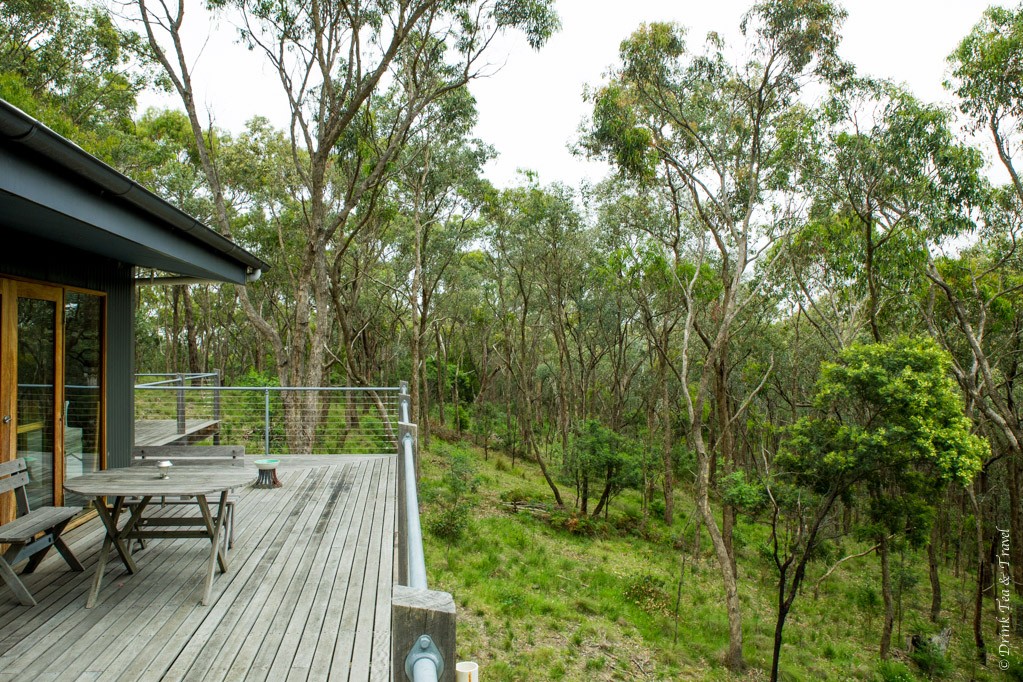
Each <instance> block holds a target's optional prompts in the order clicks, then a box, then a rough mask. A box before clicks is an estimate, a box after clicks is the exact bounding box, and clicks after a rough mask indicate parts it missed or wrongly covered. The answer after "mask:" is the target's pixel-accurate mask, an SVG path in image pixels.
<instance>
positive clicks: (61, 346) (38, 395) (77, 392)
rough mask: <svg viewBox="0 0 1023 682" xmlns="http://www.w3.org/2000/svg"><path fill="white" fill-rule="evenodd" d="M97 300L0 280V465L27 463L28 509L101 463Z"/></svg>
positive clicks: (59, 494) (57, 497)
mask: <svg viewBox="0 0 1023 682" xmlns="http://www.w3.org/2000/svg"><path fill="white" fill-rule="evenodd" d="M102 329H103V298H102V297H101V296H98V295H95V294H90V293H85V292H79V291H75V290H66V289H63V288H61V287H54V286H49V285H45V284H37V283H32V282H22V281H15V280H7V279H0V408H2V410H0V421H2V423H0V459H2V460H3V461H7V460H10V459H12V458H14V457H21V458H23V459H25V461H26V462H27V463H28V470H29V479H30V485H29V488H28V491H29V503H30V504H31V506H33V507H37V506H40V505H54V504H56V505H59V504H63V503H64V499H63V485H64V480H65V478H66V477H73V476H79V475H81V474H82V473H84V472H85V471H93V470H96V469H98V468H100V466H101V465H102V461H101V459H102V458H101V456H100V455H101V453H102V452H103V449H102V448H103V400H102V395H103V391H102V388H103V336H102Z"/></svg>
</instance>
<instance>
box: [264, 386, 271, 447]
mask: <svg viewBox="0 0 1023 682" xmlns="http://www.w3.org/2000/svg"><path fill="white" fill-rule="evenodd" d="M263 454H264V455H265V456H267V457H269V456H270V389H269V388H264V389H263Z"/></svg>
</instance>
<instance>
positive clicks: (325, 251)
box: [131, 0, 557, 450]
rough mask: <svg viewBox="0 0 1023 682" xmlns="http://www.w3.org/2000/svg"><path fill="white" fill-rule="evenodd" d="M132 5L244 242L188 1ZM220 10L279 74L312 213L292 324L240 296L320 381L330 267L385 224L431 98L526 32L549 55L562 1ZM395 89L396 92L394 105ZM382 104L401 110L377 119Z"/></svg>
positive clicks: (300, 423) (296, 408)
mask: <svg viewBox="0 0 1023 682" xmlns="http://www.w3.org/2000/svg"><path fill="white" fill-rule="evenodd" d="M131 4H132V5H133V6H134V7H135V8H136V10H137V16H138V18H139V20H140V21H141V22H142V24H143V25H144V27H145V32H146V35H147V37H148V40H149V45H150V48H151V50H152V52H153V53H154V54H155V55H156V58H157V59H158V60H159V62H160V64H161V65H162V66H163V68H164V71H165V73H166V75H167V77H168V78H169V79H170V81H171V82H172V83H173V87H174V89H175V91H176V92H177V93H178V95H179V97H180V99H181V101H182V104H183V105H184V107H185V111H186V114H187V115H188V118H189V121H190V124H191V127H192V131H193V136H194V138H195V143H196V147H197V148H198V150H199V156H200V160H201V163H202V167H203V170H204V172H205V174H206V177H207V181H208V183H209V187H210V192H211V194H212V197H213V203H214V206H215V220H214V225H215V226H216V228H217V229H218V230H220V231H221V232H222V233H224V234H225V235H226V236H231V232H232V224H231V217H230V209H229V205H228V202H227V200H226V198H225V192H224V187H223V183H222V180H221V175H222V173H223V166H222V162H221V160H220V159H219V157H218V156H217V154H216V149H215V148H210V147H209V146H208V145H207V144H206V143H205V141H204V140H205V136H206V133H207V131H206V129H205V128H204V126H203V124H202V122H201V120H200V112H199V109H198V105H197V102H196V99H195V92H194V89H193V85H192V72H191V65H192V64H193V63H194V57H193V56H192V55H188V54H186V51H185V48H184V43H183V41H182V30H183V25H184V21H185V6H186V3H185V2H184V1H183V0H179V1H178V2H160V3H159V4H158V5H157V4H156V3H153V2H152V0H134V2H132V3H131ZM210 5H211V6H212V7H214V8H215V9H217V10H219V11H222V12H226V13H229V15H230V16H231V17H232V18H233V19H234V20H236V21H237V22H238V24H239V31H240V39H241V40H242V41H243V42H244V43H245V44H246V45H247V46H248V47H249V48H250V49H252V50H255V51H257V52H258V53H259V54H261V55H262V56H263V57H264V58H265V60H266V62H267V64H268V65H269V66H270V68H271V69H272V71H273V72H274V73H275V74H276V75H277V77H278V81H279V84H280V86H281V92H282V94H283V96H284V97H285V99H286V101H287V102H288V104H289V107H290V114H291V116H290V125H289V128H288V133H289V137H290V142H291V148H292V158H291V164H292V165H293V167H294V170H295V174H296V176H297V177H298V178H299V179H300V181H301V183H300V191H299V193H298V194H296V195H295V197H294V199H295V201H296V202H298V203H299V204H300V205H301V207H302V211H301V213H300V215H299V218H300V219H299V220H297V221H296V223H295V225H294V227H293V228H292V229H293V230H294V232H295V233H296V235H298V236H299V238H300V241H301V242H302V249H301V256H300V262H301V265H300V267H299V268H298V270H297V273H296V274H297V276H296V278H295V281H294V290H293V292H292V294H291V295H292V297H293V307H294V315H293V322H292V324H291V325H290V326H289V328H288V329H287V330H286V333H284V334H282V333H281V331H280V330H279V329H277V328H275V327H274V325H272V324H270V323H269V321H268V320H267V319H266V318H265V317H264V316H263V315H262V314H261V312H260V310H259V309H258V308H257V307H256V306H255V305H253V303H252V301H251V300H250V299H249V294H248V293H247V292H246V291H245V290H244V289H241V288H240V289H239V291H238V297H239V300H240V302H241V304H242V307H243V309H244V311H245V313H246V317H247V318H248V320H249V322H250V324H252V325H253V326H254V327H255V328H256V329H257V330H258V332H259V333H260V334H261V335H262V336H263V338H264V339H265V340H266V342H267V343H268V344H269V345H270V347H271V348H272V351H273V355H274V358H275V361H276V364H277V372H278V375H279V377H280V380H281V383H282V384H284V385H306V386H316V385H320V384H322V383H323V379H324V371H325V369H324V368H325V365H327V364H328V362H329V360H328V353H327V349H328V344H329V342H330V336H331V330H332V329H333V328H334V324H335V322H336V321H337V320H338V317H337V316H338V314H339V311H336V310H334V309H333V305H332V304H333V301H332V296H331V285H330V271H331V268H332V267H333V266H335V265H336V264H337V263H339V261H340V260H341V259H342V258H343V253H344V251H345V250H346V249H347V248H348V246H349V245H350V244H352V243H353V239H354V237H355V236H356V235H357V234H358V232H359V231H360V230H361V229H363V228H364V227H365V226H366V225H368V224H370V222H372V219H371V218H370V216H369V213H371V212H372V209H373V204H374V197H375V196H377V195H378V194H379V192H380V190H381V188H382V185H383V183H384V182H385V181H386V179H387V174H388V173H389V171H390V170H391V167H392V163H393V162H394V161H395V160H396V159H397V158H398V155H399V152H400V150H401V149H402V147H403V146H404V145H405V143H406V141H407V139H408V135H409V132H410V130H411V129H412V128H413V127H414V126H415V124H416V122H417V121H419V120H420V118H421V116H422V114H423V112H424V111H425V110H426V109H427V107H429V106H430V104H431V103H433V102H435V101H436V100H438V99H439V98H441V97H443V96H445V95H447V94H448V93H450V92H453V91H455V90H458V89H459V88H462V87H463V86H464V85H465V84H466V83H467V82H469V81H470V80H471V79H473V78H475V77H477V76H478V75H479V74H480V70H481V69H482V68H484V65H483V63H482V58H483V55H484V53H485V51H486V49H487V47H488V46H489V45H490V42H491V39H492V38H493V37H494V36H495V35H496V34H498V33H501V32H504V31H507V30H522V31H523V32H524V33H525V35H526V37H527V39H528V40H529V41H530V43H531V44H532V45H533V46H534V47H539V46H541V45H542V44H543V43H544V42H545V41H546V39H547V38H548V37H549V36H550V35H551V33H552V32H553V31H554V30H556V28H557V17H556V15H555V14H554V12H553V10H552V3H551V2H550V0H516V1H512V2H497V3H491V2H474V1H471V0H461V1H456V2H449V1H447V0H443V1H442V0H399V1H398V2H391V1H382V0H365V1H363V2H355V3H349V2H337V1H335V0H324V1H321V2H314V3H308V2H300V1H298V0H285V1H284V2H276V3H266V2H261V1H259V0H217V1H215V2H211V3H210ZM385 85H389V86H390V89H389V91H388V93H387V97H386V101H385V99H384V98H382V96H383V94H384V93H383V87H384V86H385ZM381 103H383V104H388V105H392V104H393V106H390V107H389V111H385V112H379V116H380V117H379V119H378V118H377V116H378V108H379V107H378V105H379V104H381ZM335 271H336V267H335ZM316 399H317V398H316V395H315V394H314V393H313V392H307V393H303V394H301V396H299V395H298V394H296V395H295V396H292V397H291V398H290V399H289V403H288V405H287V406H286V409H287V411H288V415H289V417H290V418H289V423H291V424H293V426H294V428H295V430H296V431H295V432H294V433H292V434H291V440H292V442H291V443H290V445H291V447H293V448H298V449H299V450H303V449H305V448H307V447H308V444H309V443H310V442H311V439H312V438H313V436H314V434H315V420H309V419H299V415H300V413H301V412H303V411H304V412H307V413H309V414H312V413H315V412H316V410H315V401H316Z"/></svg>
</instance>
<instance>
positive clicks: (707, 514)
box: [692, 401, 746, 673]
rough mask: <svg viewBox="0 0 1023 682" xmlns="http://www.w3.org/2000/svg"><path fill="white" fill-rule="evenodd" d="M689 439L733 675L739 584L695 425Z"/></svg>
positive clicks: (740, 665) (737, 659)
mask: <svg viewBox="0 0 1023 682" xmlns="http://www.w3.org/2000/svg"><path fill="white" fill-rule="evenodd" d="M697 407H699V408H701V410H702V404H701V403H700V402H699V401H697ZM701 410H698V411H697V412H696V414H701ZM692 438H693V445H694V447H695V449H696V469H697V473H696V487H697V493H696V506H697V508H698V509H699V511H700V518H701V519H702V520H703V524H704V525H705V526H706V527H707V534H708V535H710V541H711V544H712V545H713V546H714V554H715V556H716V557H717V560H718V565H719V566H720V568H721V581H722V583H723V585H724V588H725V610H726V611H727V612H728V653H727V654H726V655H725V665H726V666H727V667H728V669H729V670H731V671H732V672H733V673H734V672H739V671H741V670H743V669H744V668H745V667H746V663H745V661H744V660H743V657H742V610H741V607H740V604H739V586H738V580H737V579H736V576H735V572H734V571H733V570H732V558H731V556H730V555H729V554H728V549H727V548H726V547H725V540H724V538H723V537H722V535H721V529H720V527H719V526H718V522H717V519H715V518H714V512H713V510H712V509H711V507H710V459H711V458H710V454H709V453H708V452H707V446H706V443H705V442H704V440H703V433H702V431H701V430H700V428H699V426H698V425H697V427H696V428H695V429H694V430H693V434H692Z"/></svg>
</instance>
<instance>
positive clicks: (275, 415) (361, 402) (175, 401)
mask: <svg viewBox="0 0 1023 682" xmlns="http://www.w3.org/2000/svg"><path fill="white" fill-rule="evenodd" d="M143 377H144V378H145V379H146V380H145V381H140V383H137V384H136V386H135V422H136V444H138V445H165V444H169V443H178V444H192V443H197V442H202V441H206V440H212V441H213V443H214V444H216V445H221V444H222V445H242V446H244V447H245V449H246V452H249V453H250V454H255V453H260V452H261V453H263V454H264V455H279V454H288V453H294V454H384V453H387V454H389V453H392V452H394V448H395V443H396V442H397V440H396V439H397V431H396V425H397V423H398V420H399V415H398V390H399V389H398V388H397V387H357V388H352V387H337V386H328V387H308V386H303V387H283V386H222V385H220V377H219V374H217V373H208V374H176V375H151V374H147V375H140V379H141V378H143ZM143 431H145V432H146V433H143ZM150 433H151V434H152V435H149V434H150Z"/></svg>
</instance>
